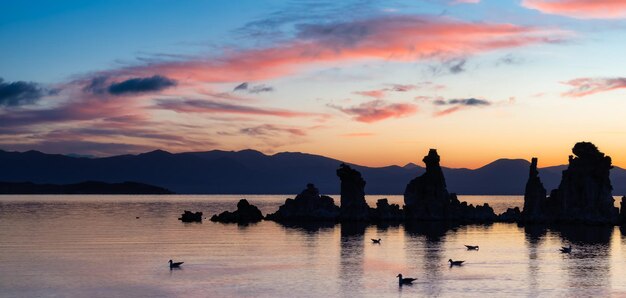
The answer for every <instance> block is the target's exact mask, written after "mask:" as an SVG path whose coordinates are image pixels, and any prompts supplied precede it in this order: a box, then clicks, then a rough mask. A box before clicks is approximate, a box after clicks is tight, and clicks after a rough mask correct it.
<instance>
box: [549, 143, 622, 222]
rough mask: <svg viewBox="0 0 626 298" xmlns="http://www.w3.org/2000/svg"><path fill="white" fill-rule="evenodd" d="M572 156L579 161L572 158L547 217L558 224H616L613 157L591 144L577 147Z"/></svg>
mask: <svg viewBox="0 0 626 298" xmlns="http://www.w3.org/2000/svg"><path fill="white" fill-rule="evenodd" d="M572 152H573V153H574V155H576V157H573V156H571V155H570V157H569V165H568V167H567V169H566V170H564V171H563V175H562V179H561V183H560V184H559V188H558V189H555V190H553V191H552V192H551V193H550V198H548V201H547V203H546V205H547V210H546V213H547V216H548V217H549V218H550V219H552V220H555V221H557V222H582V223H616V222H617V221H618V220H619V212H618V209H617V208H615V207H614V205H613V203H614V199H613V196H612V194H611V192H612V190H613V187H612V186H611V180H610V179H609V171H610V170H611V168H613V166H612V165H611V157H609V156H605V155H604V153H602V152H600V151H599V150H598V148H597V147H596V146H595V145H593V144H592V143H588V142H580V143H577V144H576V145H574V148H572Z"/></svg>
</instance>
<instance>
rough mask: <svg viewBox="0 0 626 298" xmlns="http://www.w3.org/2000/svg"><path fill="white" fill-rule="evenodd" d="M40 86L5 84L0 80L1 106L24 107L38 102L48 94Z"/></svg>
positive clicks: (29, 83)
mask: <svg viewBox="0 0 626 298" xmlns="http://www.w3.org/2000/svg"><path fill="white" fill-rule="evenodd" d="M48 93H49V91H46V90H44V89H43V88H42V87H41V86H39V84H37V83H33V82H24V81H17V82H11V83H9V82H4V80H3V79H2V78H0V106H9V107H15V106H22V105H29V104H33V103H35V102H37V101H38V100H39V99H40V98H41V97H43V96H44V95H46V94H48Z"/></svg>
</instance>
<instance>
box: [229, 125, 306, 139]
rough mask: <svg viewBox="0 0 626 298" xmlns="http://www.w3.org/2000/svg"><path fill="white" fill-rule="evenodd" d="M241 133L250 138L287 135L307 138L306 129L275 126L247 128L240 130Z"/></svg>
mask: <svg viewBox="0 0 626 298" xmlns="http://www.w3.org/2000/svg"><path fill="white" fill-rule="evenodd" d="M239 132H240V133H242V134H246V135H250V136H268V135H269V136H275V135H277V134H283V133H287V134H288V135H291V136H299V137H302V136H306V135H307V133H306V131H305V130H304V129H301V128H295V127H285V126H278V125H274V124H263V125H257V126H253V127H246V128H242V129H241V130H239Z"/></svg>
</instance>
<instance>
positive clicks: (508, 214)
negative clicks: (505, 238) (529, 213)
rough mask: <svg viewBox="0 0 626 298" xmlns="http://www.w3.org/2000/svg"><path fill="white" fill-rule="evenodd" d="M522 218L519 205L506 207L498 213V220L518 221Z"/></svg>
mask: <svg viewBox="0 0 626 298" xmlns="http://www.w3.org/2000/svg"><path fill="white" fill-rule="evenodd" d="M521 219H522V212H521V211H520V210H519V207H515V208H507V209H506V211H505V212H504V213H502V214H500V215H498V221H500V222H519V221H520V220H521Z"/></svg>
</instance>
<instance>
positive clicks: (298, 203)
mask: <svg viewBox="0 0 626 298" xmlns="http://www.w3.org/2000/svg"><path fill="white" fill-rule="evenodd" d="M338 217H339V207H338V206H337V205H335V201H334V200H333V198H331V197H329V196H320V193H319V190H318V189H317V188H316V187H315V185H313V184H311V183H309V184H307V187H306V189H305V190H303V191H302V192H301V193H300V194H299V195H297V196H296V197H295V199H287V200H285V204H284V205H282V206H280V207H279V208H278V211H276V212H275V213H272V214H268V215H267V216H266V218H267V219H269V220H274V221H279V222H280V221H283V222H288V221H292V222H294V221H295V222H298V221H335V220H337V219H338Z"/></svg>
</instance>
